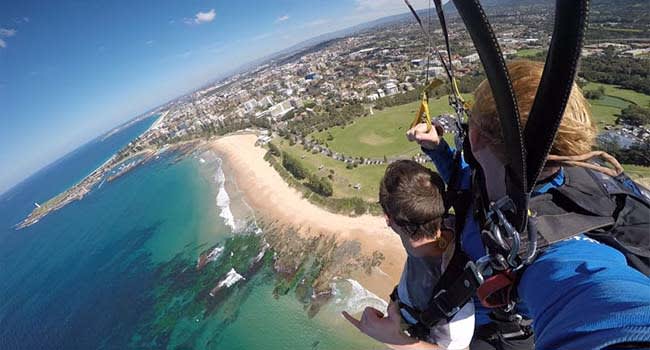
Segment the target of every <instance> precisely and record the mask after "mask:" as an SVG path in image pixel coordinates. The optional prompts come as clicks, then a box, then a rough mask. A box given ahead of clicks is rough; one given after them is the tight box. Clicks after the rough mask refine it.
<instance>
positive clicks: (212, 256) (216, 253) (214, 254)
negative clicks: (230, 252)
mask: <svg viewBox="0 0 650 350" xmlns="http://www.w3.org/2000/svg"><path fill="white" fill-rule="evenodd" d="M223 250H224V248H223V247H215V248H214V249H212V251H211V252H210V254H208V256H207V260H208V261H216V260H217V259H219V256H221V253H223Z"/></svg>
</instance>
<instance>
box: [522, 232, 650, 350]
mask: <svg viewBox="0 0 650 350" xmlns="http://www.w3.org/2000/svg"><path fill="white" fill-rule="evenodd" d="M517 290H518V292H519V297H520V299H521V300H522V301H523V302H524V303H525V304H526V306H527V307H528V309H529V311H530V315H528V316H531V318H533V319H534V320H535V321H534V323H533V328H534V331H535V345H536V347H537V348H539V349H601V348H604V347H607V346H610V345H613V344H621V343H630V342H649V341H650V279H649V278H648V277H646V276H644V275H643V274H642V273H640V272H639V271H637V270H635V269H633V268H631V267H629V266H628V265H627V262H626V260H625V256H624V255H623V254H621V253H620V252H619V251H617V250H616V249H614V248H612V247H609V246H607V245H605V244H601V243H598V242H596V241H594V240H592V239H590V238H587V237H586V236H582V235H580V236H576V237H574V238H572V239H569V240H566V241H563V242H558V243H555V244H553V245H551V246H550V247H549V248H548V249H547V250H546V251H545V252H544V253H543V254H541V255H540V256H539V257H538V258H537V259H536V260H535V261H534V262H533V263H532V264H531V265H529V266H528V267H527V268H526V270H525V272H524V273H523V275H522V277H521V281H520V283H519V285H518V288H517Z"/></svg>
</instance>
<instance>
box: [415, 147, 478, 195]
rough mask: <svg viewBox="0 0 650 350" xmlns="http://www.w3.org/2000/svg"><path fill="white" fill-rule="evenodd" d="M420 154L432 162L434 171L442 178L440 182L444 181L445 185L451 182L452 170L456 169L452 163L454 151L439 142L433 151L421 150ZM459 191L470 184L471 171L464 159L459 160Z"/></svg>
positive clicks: (453, 162)
mask: <svg viewBox="0 0 650 350" xmlns="http://www.w3.org/2000/svg"><path fill="white" fill-rule="evenodd" d="M422 152H424V154H426V155H427V156H428V157H429V158H431V160H432V161H433V164H435V166H436V169H437V170H438V173H439V174H440V176H441V177H442V180H443V181H445V183H446V184H449V181H451V176H452V174H453V172H454V169H455V168H456V163H455V161H454V155H455V153H456V151H455V150H454V149H453V148H451V147H450V146H449V144H448V143H447V141H445V140H444V139H443V140H440V143H439V144H438V147H436V148H434V149H432V150H431V149H426V148H422ZM459 176H460V177H461V178H460V187H461V188H460V189H467V188H469V186H470V184H471V181H470V179H471V170H470V167H469V164H467V162H465V159H464V158H461V162H460V174H459Z"/></svg>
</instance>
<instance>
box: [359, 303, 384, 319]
mask: <svg viewBox="0 0 650 350" xmlns="http://www.w3.org/2000/svg"><path fill="white" fill-rule="evenodd" d="M363 315H364V316H365V317H366V319H368V318H382V317H384V313H383V312H381V311H379V310H377V309H375V308H374V307H370V306H368V307H366V309H365V310H363Z"/></svg>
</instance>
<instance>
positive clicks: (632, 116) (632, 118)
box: [616, 104, 650, 126]
mask: <svg viewBox="0 0 650 350" xmlns="http://www.w3.org/2000/svg"><path fill="white" fill-rule="evenodd" d="M616 124H628V125H634V126H639V125H644V124H650V109H648V108H643V107H639V106H637V105H635V104H631V105H629V106H627V107H625V109H623V110H622V111H621V115H620V116H619V117H618V118H617V119H616Z"/></svg>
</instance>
